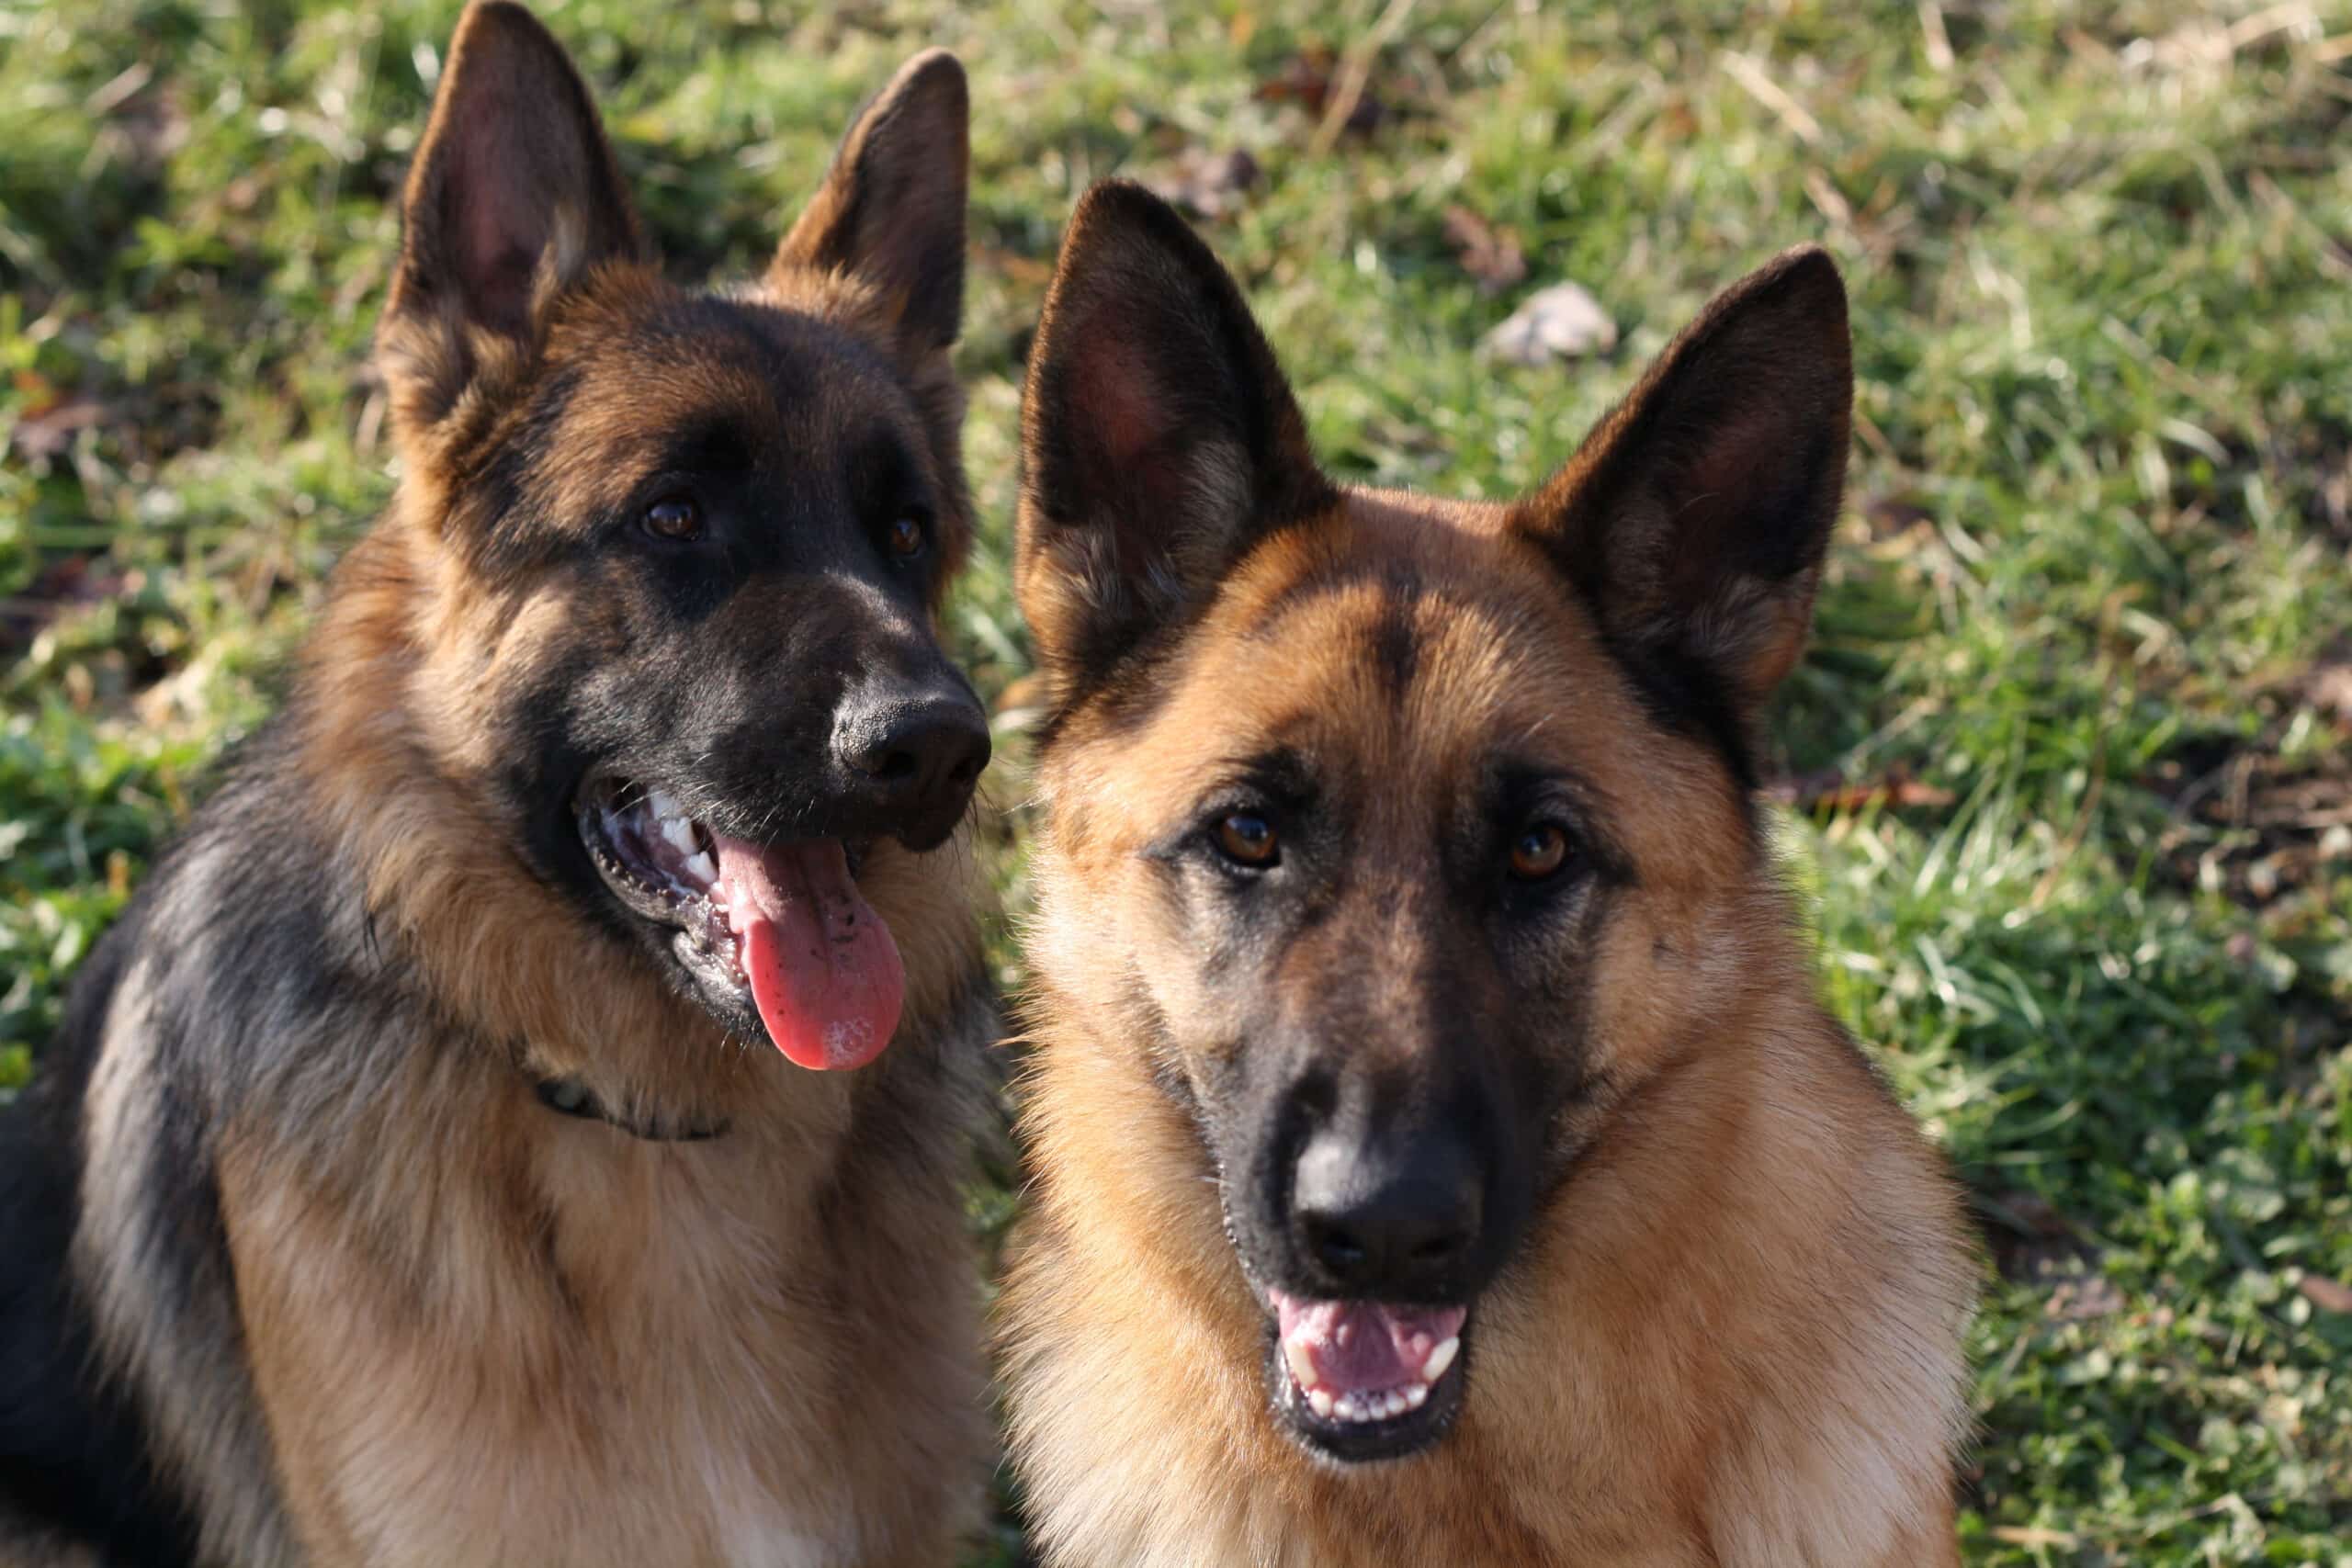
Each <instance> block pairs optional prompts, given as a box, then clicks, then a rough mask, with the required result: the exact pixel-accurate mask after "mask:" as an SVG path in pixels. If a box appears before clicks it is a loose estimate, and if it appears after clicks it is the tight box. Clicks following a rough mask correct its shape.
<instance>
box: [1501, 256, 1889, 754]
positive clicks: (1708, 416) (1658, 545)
mask: <svg viewBox="0 0 2352 1568" xmlns="http://www.w3.org/2000/svg"><path fill="white" fill-rule="evenodd" d="M1853 401H1854V372H1853V359H1852V347H1851V344H1850V342H1849V337H1848V333H1847V326H1846V289H1845V286H1844V285H1843V284H1842V283H1840V282H1839V281H1838V268H1837V266H1836V265H1835V264H1834V263H1832V262H1831V261H1830V259H1829V257H1828V255H1827V254H1826V253H1825V252H1823V251H1821V250H1818V249H1815V248H1812V247H1807V248H1805V249H1802V250H1794V251H1791V252H1788V253H1787V254H1784V255H1782V256H1781V257H1779V258H1778V259H1777V260H1775V261H1773V262H1772V263H1771V264H1770V265H1768V266H1766V267H1764V268H1762V269H1761V270H1759V271H1758V272H1756V273H1753V274H1751V275H1750V276H1747V277H1746V278H1744V279H1742V280H1741V281H1740V282H1738V283H1736V284H1734V285H1733V286H1732V287H1731V288H1728V289H1726V290H1725V291H1724V293H1723V294H1721V295H1720V296H1718V297H1717V298H1716V299H1715V301H1714V302H1713V304H1711V305H1709V306H1708V307H1707V309H1706V310H1705V311H1704V312H1703V313H1702V314H1701V316H1700V317H1699V319H1698V320H1697V321H1693V322H1692V323H1691V325H1690V326H1689V327H1688V328H1686V329H1685V330H1684V331H1683V333H1682V334H1681V336H1679V337H1678V338H1676V339H1675V340H1674V342H1673V344H1671V345H1670V346H1669V347H1668V349H1667V351H1666V353H1665V354H1664V355H1662V356H1661V357H1660V358H1659V359H1658V362H1657V364H1656V365H1654V366H1652V367H1650V370H1649V373H1648V374H1647V375H1646V376H1645V377H1643V378H1642V380H1641V384H1640V385H1639V386H1637V387H1635V388H1634V390H1633V392H1632V394H1631V395H1630V396H1628V397H1627V398H1626V399H1625V400H1624V401H1623V403H1620V404H1619V405H1618V406H1617V408H1616V410H1615V411H1614V412H1611V414H1610V415H1609V417H1608V418H1607V419H1605V420H1603V421H1602V422H1601V423H1600V427H1599V428H1598V429H1596V430H1595V431H1593V433H1592V434H1590V435H1589V436H1587V437H1586V438H1585V442H1584V445H1583V446H1582V447H1581V448H1579V449H1578V451H1577V455H1576V456H1575V457H1573V458H1571V459H1570V460H1569V462H1568V464H1567V466H1566V468H1563V469H1561V470H1560V472H1559V473H1557V474H1556V475H1555V476H1554V477H1553V478H1552V479H1551V481H1550V482H1549V483H1548V484H1546V485H1545V486H1544V488H1543V490H1541V491H1538V492H1537V493H1536V494H1535V495H1534V496H1532V498H1530V499H1529V500H1528V501H1526V502H1522V503H1521V510H1520V517H1519V526H1520V527H1521V529H1522V530H1523V531H1525V532H1526V533H1528V534H1529V535H1531V536H1533V537H1534V538H1536V539H1537V540H1538V541H1540V542H1541V543H1542V544H1543V545H1544V547H1546V548H1547V549H1548V550H1549V551H1550V552H1551V554H1552V557H1553V558H1554V559H1555V560H1556V561H1557V562H1558V563H1559V565H1560V568H1561V570H1563V571H1564V572H1566V575H1567V577H1568V580H1569V581H1571V582H1573V583H1574V584H1575V585H1576V587H1577V590H1578V591H1579V592H1580V593H1581V594H1582V595H1583V598H1584V601H1585V603H1586V604H1587V606H1588V607H1589V609H1590V611H1591V613H1592V614H1593V615H1594V616H1595V617H1596V618H1597V619H1598V620H1599V621H1600V626H1601V628H1602V631H1603V632H1604V634H1605V635H1606V636H1607V637H1608V638H1609V641H1610V643H1611V647H1612V648H1613V649H1615V650H1616V652H1617V653H1618V655H1619V657H1620V658H1621V659H1623V660H1626V662H1627V664H1628V666H1629V668H1630V669H1631V670H1632V671H1633V672H1634V675H1635V677H1636V678H1637V679H1639V680H1641V681H1642V682H1644V684H1645V687H1647V688H1648V689H1649V691H1650V693H1651V694H1652V695H1653V696H1657V697H1660V698H1662V699H1663V700H1665V701H1666V702H1667V703H1668V705H1672V706H1675V707H1678V708H1681V709H1683V710H1685V712H1686V714H1687V716H1691V717H1693V718H1696V719H1698V720H1700V721H1702V722H1703V723H1706V724H1708V725H1710V726H1711V727H1713V728H1721V729H1724V730H1725V731H1727V732H1728V735H1729V737H1730V738H1731V739H1733V740H1734V742H1735V745H1736V744H1737V742H1738V741H1739V740H1741V739H1744V738H1745V731H1746V727H1747V723H1748V721H1749V720H1750V719H1751V718H1752V717H1753V716H1754V714H1755V712H1756V710H1757V708H1758V705H1760V704H1761V703H1762V701H1763V699H1764V698H1765V697H1766V696H1768V695H1770V693H1771V691H1772V689H1773V687H1775V686H1777V685H1778V684H1779V683H1780V682H1781V679H1782V678H1783V677H1784V676H1786V675H1787V674H1788V672H1789V671H1790V670H1791V669H1792V668H1793V667H1794V666H1795V664H1796V661H1797V657H1798V655H1799V654H1800V653H1802V652H1803V651H1804V640H1805V634H1806V631H1807V628H1808V627H1809V626H1810V625H1811V623H1812V619H1813V598H1814V592H1815V588H1817V587H1818V586H1819V583H1820V581H1821V560H1822V555H1823V552H1824V551H1825V550H1826V547H1827V545H1828V541H1829V530H1830V526H1831V525H1832V524H1834V523H1835V522H1836V521H1837V517H1838V498H1839V495H1840V493H1841V491H1843V489H1844V486H1845V479H1846V457H1847V445H1848V441H1849V429H1850V426H1851V421H1852V414H1853ZM1692 709H1695V710H1696V711H1695V712H1692V711H1691V710H1692ZM1744 754H1745V753H1744V751H1742V752H1739V753H1738V755H1740V756H1744Z"/></svg>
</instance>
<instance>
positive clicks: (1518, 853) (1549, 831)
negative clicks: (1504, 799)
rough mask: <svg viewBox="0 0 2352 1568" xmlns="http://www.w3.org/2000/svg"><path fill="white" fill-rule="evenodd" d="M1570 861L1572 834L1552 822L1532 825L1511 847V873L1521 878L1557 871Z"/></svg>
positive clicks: (1534, 879) (1536, 878)
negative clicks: (1569, 850) (1570, 838)
mask: <svg viewBox="0 0 2352 1568" xmlns="http://www.w3.org/2000/svg"><path fill="white" fill-rule="evenodd" d="M1567 862H1568V835H1567V834H1566V832H1565V831H1564V830H1563V829H1560V828H1558V827H1556V826H1555V825H1554V824H1552V823H1550V822H1539V823H1537V824H1536V825H1535V826H1534V827H1532V828H1530V829H1527V831H1525V832H1524V833H1521V835H1520V836H1519V838H1518V840H1517V841H1516V842H1514V843H1513V844H1512V845H1511V847H1510V874H1512V875H1513V876H1515V877H1517V878H1519V880H1520V881H1521V882H1541V881H1543V880H1544V878H1546V877H1548V876H1553V875H1556V874H1558V872H1559V869H1560V868H1561V867H1562V866H1564V865H1566V863H1567Z"/></svg>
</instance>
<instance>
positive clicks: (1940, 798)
mask: <svg viewBox="0 0 2352 1568" xmlns="http://www.w3.org/2000/svg"><path fill="white" fill-rule="evenodd" d="M1765 793H1766V794H1767V795H1770V796H1771V797H1772V798H1773V799H1774V800H1777V801H1779V802H1781V804H1782V805H1784V806H1793V807H1796V808H1797V809H1798V810H1800V811H1806V812H1813V811H1823V810H1827V811H1860V810H1862V809H1864V808H1865V807H1873V806H1877V807H1891V808H1893V809H1894V810H1897V811H1913V810H1924V811H1940V810H1942V809H1943V808H1944V807H1948V806H1950V805H1951V804H1952V802H1953V800H1954V799H1955V798H1956V797H1955V796H1954V795H1953V794H1952V793H1951V791H1950V790H1948V789H1942V788H1939V787H1938V786H1937V785H1935V784H1922V783H1920V782H1919V781H1918V780H1917V779H1915V778H1913V777H1911V775H1910V774H1909V773H1905V772H1904V771H1903V770H1902V769H1900V768H1897V769H1894V770H1891V771H1890V772H1889V773H1887V775H1886V776H1885V777H1884V778H1883V779H1879V780H1876V781H1874V782H1873V781H1863V782H1860V783H1855V782H1853V781H1850V780H1849V779H1847V778H1846V777H1845V776H1844V775H1843V774H1841V773H1838V770H1836V769H1835V768H1826V769H1824V770H1822V771H1821V772H1819V773H1801V774H1799V775H1798V776H1796V777H1795V778H1789V779H1781V780H1778V781H1776V782H1775V783H1773V784H1769V785H1767V786H1766V788H1765Z"/></svg>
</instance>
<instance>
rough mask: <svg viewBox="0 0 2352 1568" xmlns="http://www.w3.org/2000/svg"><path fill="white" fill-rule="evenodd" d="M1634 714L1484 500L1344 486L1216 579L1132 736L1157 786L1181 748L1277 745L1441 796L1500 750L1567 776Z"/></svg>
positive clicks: (1584, 624) (1638, 722) (1586, 630)
mask: <svg viewBox="0 0 2352 1568" xmlns="http://www.w3.org/2000/svg"><path fill="white" fill-rule="evenodd" d="M1642 727H1643V716H1642V715H1641V714H1640V713H1639V712H1638V710H1637V709H1635V708H1634V706H1633V705H1631V704H1629V703H1628V701H1627V700H1626V694H1625V691H1624V686H1623V681H1622V680H1621V679H1620V678H1618V676H1617V675H1616V672H1615V671H1614V670H1613V667H1611V664H1610V662H1609V660H1608V658H1607V656H1606V654H1605V652H1604V651H1603V650H1602V649H1600V645H1599V638H1598V636H1597V634H1596V633H1595V632H1594V630H1593V628H1592V626H1591V623H1590V621H1589V618H1588V617H1587V616H1586V615H1584V614H1583V612H1582V611H1581V609H1580V607H1579V606H1577V604H1575V603H1574V602H1573V598H1572V595H1571V594H1570V592H1569V591H1568V589H1567V587H1566V584H1565V583H1564V582H1561V581H1558V580H1557V579H1556V578H1555V576H1554V575H1553V574H1552V573H1551V570H1550V569H1549V567H1548V566H1547V565H1546V564H1545V563H1544V561H1543V560H1542V558H1541V557H1540V556H1539V555H1538V554H1537V553H1536V552H1535V551H1534V550H1532V548H1529V547H1526V546H1524V545H1522V544H1521V543H1520V542H1519V541H1517V540H1515V539H1513V538H1510V537H1509V536H1505V535H1504V534H1503V533H1502V532H1501V531H1500V529H1499V528H1498V526H1495V525H1494V518H1493V514H1492V513H1490V512H1489V511H1487V509H1484V508H1478V509H1470V510H1466V511H1465V513H1459V514H1457V513H1449V512H1448V511H1446V510H1443V509H1442V508H1441V506H1440V504H1439V503H1433V502H1431V503H1420V504H1408V503H1400V502H1397V501H1393V500H1391V499H1390V498H1386V497H1377V496H1374V497H1369V498H1367V497H1363V496H1355V497H1350V498H1348V500H1347V501H1346V502H1343V503H1342V505H1341V506H1340V508H1338V509H1336V510H1335V512H1334V513H1332V514H1331V515H1329V516H1328V517H1325V518H1321V519H1317V520H1316V521H1315V522H1314V523H1312V524H1310V525H1305V526H1301V527H1298V528H1294V529H1291V530H1286V531H1284V532H1283V533H1281V534H1278V535H1276V536H1274V537H1273V538H1272V539H1270V540H1268V541H1267V542H1266V544H1265V545H1263V546H1262V547H1260V548H1259V549H1258V550H1256V551H1254V552H1253V553H1252V554H1251V555H1250V558H1247V559H1246V560H1244V561H1243V562H1242V563H1241V564H1240V565H1239V567H1238V569H1237V570H1235V572H1234V573H1233V574H1232V575H1231V576H1230V577H1229V578H1228V579H1227V582H1226V584H1225V585H1224V587H1223V589H1222V590H1221V591H1220V593H1219V595H1218V599H1217V602H1216V604H1215V605H1214V606H1213V608H1212V609H1211V611H1210V613H1209V614H1208V615H1207V616H1205V617H1204V620H1203V622H1202V624H1201V625H1200V626H1199V627H1198V628H1196V630H1195V632H1194V633H1193V636H1192V637H1189V638H1188V639H1187V643H1186V647H1185V649H1184V652H1183V655H1182V662H1181V667H1180V671H1179V673H1178V676H1177V680H1176V684H1175V689H1174V691H1173V693H1172V694H1171V700H1170V702H1169V703H1167V704H1166V705H1165V706H1164V708H1163V710H1162V712H1161V713H1160V715H1159V719H1158V722H1156V723H1155V724H1154V725H1153V726H1152V727H1151V731H1152V732H1151V734H1150V736H1149V737H1148V743H1149V744H1151V745H1152V746H1153V747H1154V749H1155V750H1158V749H1160V748H1165V749H1166V751H1167V753H1168V761H1169V763H1170V766H1169V769H1168V773H1169V774H1170V778H1171V783H1173V782H1175V781H1176V780H1177V779H1181V777H1182V775H1183V774H1184V773H1187V772H1190V771H1192V770H1189V769H1187V768H1186V767H1185V766H1184V761H1183V760H1184V758H1185V757H1186V756H1187V755H1188V754H1190V755H1197V756H1200V757H1201V758H1202V759H1203V760H1204V761H1217V760H1222V759H1224V758H1225V757H1227V756H1228V755H1234V754H1243V755H1246V754H1250V753H1252V752H1256V751H1264V750H1275V749H1284V750H1293V751H1296V752H1299V753H1302V754H1304V755H1306V756H1308V757H1311V758H1314V759H1317V760H1323V761H1328V763H1329V765H1330V766H1332V767H1334V768H1340V767H1344V768H1346V769H1347V770H1348V771H1350V772H1351V773H1357V774H1360V775H1363V776H1364V777H1366V778H1368V779H1371V780H1375V781H1377V782H1378V783H1379V784H1380V787H1381V788H1382V789H1383V791H1384V792H1387V793H1391V794H1396V793H1403V792H1419V791H1421V790H1424V789H1428V790H1436V791H1440V792H1444V793H1458V792H1459V791H1460V790H1461V789H1463V788H1464V786H1465V784H1466V782H1467V780H1468V778H1469V776H1470V775H1471V774H1472V773H1475V772H1477V771H1481V770H1483V769H1485V768H1486V767H1487V765H1489V764H1490V763H1491V762H1493V761H1496V760H1498V759H1499V758H1501V757H1503V756H1505V755H1510V756H1514V757H1516V758H1518V759H1519V760H1521V761H1546V760H1549V761H1557V762H1558V763H1559V764H1560V765H1562V766H1572V767H1577V769H1578V770H1579V771H1583V770H1584V763H1583V762H1582V761H1581V759H1582V758H1583V756H1584V755H1585V754H1586V753H1588V752H1591V751H1595V750H1601V749H1604V748H1605V747H1607V746H1609V745H1611V744H1612V743H1615V742H1617V741H1619V740H1620V739H1626V738H1630V732H1631V731H1633V730H1635V729H1638V728H1642ZM1204 738H1214V741H1215V744H1214V745H1213V746H1206V747H1204V746H1203V744H1202V742H1203V740H1204ZM1209 752H1214V753H1216V756H1215V757H1214V758H1212V757H1209V756H1208V755H1207V753H1209Z"/></svg>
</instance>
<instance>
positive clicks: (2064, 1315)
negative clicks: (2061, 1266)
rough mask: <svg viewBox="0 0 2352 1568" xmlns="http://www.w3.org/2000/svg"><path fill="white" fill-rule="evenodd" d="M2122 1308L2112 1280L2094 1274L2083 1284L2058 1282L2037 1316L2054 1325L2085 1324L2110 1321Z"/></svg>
mask: <svg viewBox="0 0 2352 1568" xmlns="http://www.w3.org/2000/svg"><path fill="white" fill-rule="evenodd" d="M2123 1307H2124V1301H2123V1292H2121V1291H2119V1290H2117V1289H2116V1288H2115V1283H2114V1281H2113V1280H2109V1279H2107V1278H2106V1277H2105V1276H2104V1275H2098V1274H2094V1275H2092V1276H2090V1277H2089V1278H2087V1279H2084V1280H2061V1281H2059V1284H2058V1288H2057V1289H2056V1290H2053V1291H2052V1292H2050V1299H2049V1300H2048V1301H2046V1302H2044V1303H2041V1315H2042V1316H2044V1317H2047V1318H2050V1319H2052V1320H2053V1321H2055V1322H2058V1323H2087V1322H2089V1321H2090V1320H2091V1319H2093V1318H2100V1317H2112V1316H2114V1315H2115V1314H2117V1313H2119V1312H2121V1311H2122V1310H2123Z"/></svg>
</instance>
